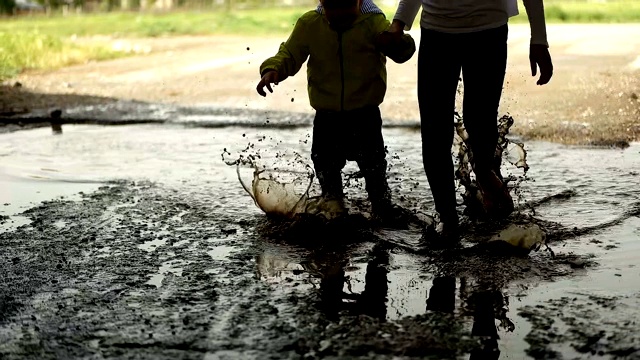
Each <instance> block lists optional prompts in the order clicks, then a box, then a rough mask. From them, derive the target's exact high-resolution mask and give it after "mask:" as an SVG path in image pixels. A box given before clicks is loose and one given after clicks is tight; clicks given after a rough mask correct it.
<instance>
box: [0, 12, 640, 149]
mask: <svg viewBox="0 0 640 360" xmlns="http://www.w3.org/2000/svg"><path fill="white" fill-rule="evenodd" d="M548 33H549V40H550V43H551V45H552V47H551V52H552V56H553V58H554V65H555V77H554V78H553V80H552V82H551V83H550V84H549V85H548V86H544V87H539V86H536V85H535V80H534V79H533V78H531V76H530V73H529V71H530V70H529V63H528V58H527V57H528V37H529V29H528V27H527V26H526V25H513V26H511V29H510V41H509V44H510V46H509V51H510V58H509V65H508V66H509V68H508V72H507V80H506V84H505V94H504V97H503V101H502V108H501V113H510V114H511V115H513V116H514V117H515V118H516V120H517V125H516V127H515V129H514V130H515V131H516V132H517V133H518V134H520V135H523V136H526V137H530V138H535V139H543V140H552V141H560V142H565V143H583V144H584V143H590V144H593V143H615V142H616V141H623V142H624V141H633V140H636V139H637V138H638V135H640V99H639V95H640V38H639V37H637V36H634V34H638V33H640V25H637V24H629V25H550V26H549V29H548ZM414 37H415V38H416V40H419V34H417V33H414ZM285 38H286V37H284V36H279V37H273V36H271V37H237V36H213V37H181V38H169V39H145V40H136V41H135V43H136V44H140V45H143V46H149V47H150V48H151V49H152V52H151V54H149V55H146V56H137V57H131V58H125V59H119V60H115V61H107V62H101V63H90V64H85V65H80V66H74V67H69V68H66V69H62V70H59V71H54V72H49V73H40V74H38V73H30V74H24V75H22V76H20V77H18V78H17V79H16V80H17V81H19V82H20V83H22V84H23V87H22V88H20V89H11V88H7V87H4V88H3V89H2V102H3V103H2V104H0V108H3V109H7V108H22V107H28V108H49V107H62V108H64V107H70V106H74V105H78V104H84V103H90V104H94V103H100V102H105V101H111V100H109V99H107V98H120V99H134V100H140V101H148V102H163V103H173V104H180V105H215V106H221V107H232V108H253V109H271V110H274V109H277V110H285V111H294V112H310V111H311V108H310V107H309V105H308V101H307V95H306V83H305V81H306V79H305V76H304V75H303V74H304V73H303V72H304V71H306V70H305V69H304V68H303V69H302V73H301V74H300V75H299V76H297V77H295V78H292V79H289V80H287V81H286V82H285V83H282V84H281V85H280V86H279V87H278V88H277V89H276V93H275V94H274V95H273V96H271V97H268V98H266V99H263V98H261V97H259V96H258V95H257V94H256V93H255V90H254V88H255V83H256V82H257V80H258V66H259V65H260V63H261V61H263V60H264V59H265V58H266V57H268V56H270V55H272V54H274V53H275V51H276V50H277V47H278V45H279V43H280V42H281V41H283V40H284V39H285ZM416 62H417V56H414V58H413V59H411V61H410V62H409V63H407V64H404V65H397V64H394V63H391V64H390V65H389V90H388V95H387V98H386V101H385V103H384V104H383V106H382V110H383V113H384V116H385V117H386V118H388V119H392V120H400V119H403V120H407V119H418V106H417V101H416V97H415V93H416V91H415V87H416V85H415V81H416V80H415V72H416ZM32 93H36V94H38V95H36V96H33V95H32ZM101 97H104V98H101Z"/></svg>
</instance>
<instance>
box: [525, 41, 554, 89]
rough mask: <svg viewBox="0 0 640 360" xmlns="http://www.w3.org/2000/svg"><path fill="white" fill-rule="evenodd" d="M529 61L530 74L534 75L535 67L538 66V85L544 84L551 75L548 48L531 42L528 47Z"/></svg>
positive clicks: (551, 69) (551, 67) (551, 66)
mask: <svg viewBox="0 0 640 360" xmlns="http://www.w3.org/2000/svg"><path fill="white" fill-rule="evenodd" d="M529 61H530V62H531V76H536V73H537V69H538V67H540V78H539V79H538V82H537V84H538V85H544V84H546V83H548V82H549V80H551V76H553V63H552V62H551V55H550V54H549V49H548V48H547V47H546V46H544V45H536V44H531V46H530V47H529Z"/></svg>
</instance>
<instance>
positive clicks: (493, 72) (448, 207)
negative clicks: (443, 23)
mask: <svg viewBox="0 0 640 360" xmlns="http://www.w3.org/2000/svg"><path fill="white" fill-rule="evenodd" d="M507 34H508V27H507V25H504V26H501V27H499V28H495V29H490V30H484V31H479V32H473V33H464V34H447V33H441V32H437V31H433V30H427V29H424V28H423V29H422V36H421V38H420V52H419V55H418V102H419V106H420V119H421V128H422V157H423V161H424V168H425V172H426V174H427V178H428V180H429V186H430V187H431V192H432V193H433V198H434V201H435V205H436V211H437V212H438V213H439V214H440V217H441V220H442V221H444V222H446V221H448V220H454V221H457V215H456V193H455V178H454V169H453V159H452V156H451V147H452V145H453V134H454V124H453V120H454V111H455V97H456V90H457V86H458V80H459V78H460V71H462V79H463V82H464V100H463V105H462V106H463V109H462V112H463V118H464V125H465V127H466V129H467V133H468V134H469V145H470V147H471V152H472V154H473V159H474V163H473V164H472V165H473V167H474V169H476V170H477V171H483V170H486V169H493V167H494V160H493V157H494V154H495V151H496V146H497V142H498V128H497V122H498V121H497V118H498V106H499V104H500V96H501V95H502V85H503V83H504V76H505V70H506V66H507Z"/></svg>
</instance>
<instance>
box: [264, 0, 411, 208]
mask: <svg viewBox="0 0 640 360" xmlns="http://www.w3.org/2000/svg"><path fill="white" fill-rule="evenodd" d="M363 5H364V6H363ZM389 25H390V23H389V21H388V20H387V19H386V18H385V16H384V14H383V13H382V12H381V11H380V10H379V9H378V8H377V7H376V6H375V5H373V3H371V2H370V0H365V2H364V3H363V2H362V0H321V2H320V6H318V8H317V9H316V10H313V11H309V12H307V13H306V14H304V15H302V17H300V19H298V21H297V23H296V25H295V27H294V29H293V33H292V34H291V35H290V36H289V39H288V40H287V41H286V42H285V43H283V44H282V45H281V46H280V51H279V52H278V53H277V54H276V55H275V56H274V57H271V58H269V59H267V60H266V61H265V62H264V63H262V66H261V67H260V75H261V76H262V79H261V80H260V83H259V84H258V86H257V91H258V93H259V94H260V95H262V96H266V93H265V91H264V87H265V86H266V87H267V89H268V90H269V92H273V90H272V88H271V84H275V85H278V83H279V82H280V81H283V80H285V79H286V78H287V77H289V76H294V75H295V74H296V73H297V72H298V71H299V70H300V67H301V66H302V64H303V63H304V62H305V61H306V60H307V58H309V62H308V64H307V79H308V92H309V100H310V103H311V106H312V107H313V108H314V109H315V110H316V116H315V119H314V122H313V144H312V147H311V158H312V160H313V164H314V168H315V171H316V174H317V176H318V180H319V182H320V186H321V187H322V194H323V196H325V197H327V198H333V199H338V200H341V199H342V198H343V190H342V175H341V171H342V168H343V167H344V166H345V164H346V161H347V160H355V161H356V162H357V163H358V167H359V168H360V171H361V172H362V174H363V176H364V178H365V182H366V190H367V193H368V195H369V200H370V201H371V206H372V210H373V213H374V215H375V216H376V217H385V215H389V214H390V213H389V211H392V210H393V209H394V207H393V206H392V204H391V194H390V190H389V186H388V184H387V179H386V168H387V161H386V159H385V156H386V151H385V146H384V141H383V138H382V118H381V115H380V109H379V107H378V106H379V105H380V104H381V103H382V101H383V99H384V95H385V93H386V88H387V84H386V83H387V79H386V78H387V73H386V66H385V65H386V57H385V56H388V57H389V58H391V59H392V60H393V61H395V62H397V63H403V62H406V61H407V60H409V59H410V58H411V56H413V53H414V52H415V49H416V47H415V43H414V41H413V39H412V38H411V37H410V36H409V35H402V36H398V37H392V36H391V34H389V33H388V32H386V31H387V30H388V28H389Z"/></svg>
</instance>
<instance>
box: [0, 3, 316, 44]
mask: <svg viewBox="0 0 640 360" xmlns="http://www.w3.org/2000/svg"><path fill="white" fill-rule="evenodd" d="M308 10H309V9H307V8H304V9H303V8H281V9H273V8H270V9H255V10H242V11H231V12H226V11H218V12H213V11H211V12H196V11H176V12H171V13H156V14H154V13H148V14H140V13H134V12H114V13H102V14H86V15H69V16H61V15H53V16H50V17H46V16H31V17H22V18H16V19H4V20H3V21H2V22H0V31H6V32H18V31H33V30H37V31H40V32H41V33H46V34H49V35H53V36H58V37H67V36H71V35H77V36H91V35H110V36H114V37H158V36H171V35H210V34H241V35H252V34H255V35H264V34H274V33H277V34H281V33H287V32H289V31H290V30H291V29H292V28H293V25H294V24H295V22H296V20H297V19H298V17H300V15H302V14H303V13H304V12H306V11H308Z"/></svg>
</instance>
